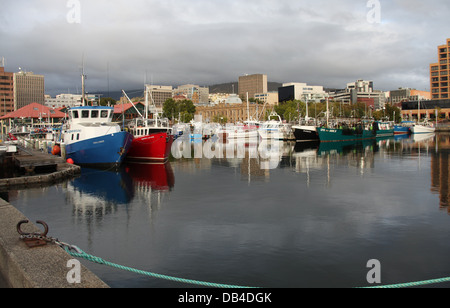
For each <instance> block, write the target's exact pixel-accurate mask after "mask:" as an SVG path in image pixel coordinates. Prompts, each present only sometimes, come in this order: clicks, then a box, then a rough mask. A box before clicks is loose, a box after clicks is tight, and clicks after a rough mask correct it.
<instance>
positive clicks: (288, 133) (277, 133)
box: [258, 112, 292, 140]
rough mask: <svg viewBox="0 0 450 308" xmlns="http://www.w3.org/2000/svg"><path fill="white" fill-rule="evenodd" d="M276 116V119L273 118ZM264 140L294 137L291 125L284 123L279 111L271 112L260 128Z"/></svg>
mask: <svg viewBox="0 0 450 308" xmlns="http://www.w3.org/2000/svg"><path fill="white" fill-rule="evenodd" d="M273 118H275V119H273ZM258 132H259V135H260V137H261V138H262V139H263V140H266V139H274V140H289V139H292V129H291V127H290V125H288V124H286V123H283V121H282V120H281V117H280V116H279V115H278V114H277V113H274V112H273V113H271V114H270V115H269V118H268V120H267V121H265V122H263V123H262V124H261V126H260V128H259V129H258Z"/></svg>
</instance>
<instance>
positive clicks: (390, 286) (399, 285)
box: [367, 277, 450, 289]
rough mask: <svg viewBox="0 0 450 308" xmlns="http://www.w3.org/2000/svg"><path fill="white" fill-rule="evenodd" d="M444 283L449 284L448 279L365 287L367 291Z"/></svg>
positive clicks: (449, 280)
mask: <svg viewBox="0 0 450 308" xmlns="http://www.w3.org/2000/svg"><path fill="white" fill-rule="evenodd" d="M444 282H450V277H448V278H440V279H432V280H424V281H416V282H406V283H399V284H391V285H385V286H372V287H367V289H400V288H410V287H420V286H427V285H432V284H438V283H444Z"/></svg>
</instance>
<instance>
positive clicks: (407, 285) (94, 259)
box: [64, 246, 450, 289]
mask: <svg viewBox="0 0 450 308" xmlns="http://www.w3.org/2000/svg"><path fill="white" fill-rule="evenodd" d="M73 247H74V246H71V247H64V249H65V250H66V252H67V253H68V254H70V255H71V256H72V257H76V258H83V259H86V260H88V261H91V262H94V263H97V264H101V265H107V266H111V267H114V268H118V269H121V270H126V271H129V272H133V273H136V274H141V275H146V276H150V277H153V278H157V279H165V280H170V281H175V282H180V283H187V284H194V285H201V286H205V287H213V288H224V289H226V288H234V289H237V288H252V287H243V286H234V285H227V284H220V283H212V282H205V281H198V280H191V279H184V278H177V277H172V276H166V275H161V274H155V273H152V272H147V271H143V270H138V269H135V268H131V267H127V266H122V265H118V264H115V263H111V262H108V261H106V260H104V259H102V258H99V257H96V256H93V255H90V254H87V253H85V252H84V251H82V250H81V249H79V248H78V247H76V250H77V251H78V252H73V251H72V250H71V249H70V248H73ZM444 282H450V277H448V278H440V279H432V280H425V281H417V282H407V283H399V284H391V285H384V286H371V287H363V289H396V288H398V289H399V288H410V287H419V286H426V285H432V284H438V283H444Z"/></svg>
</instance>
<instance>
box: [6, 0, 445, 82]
mask: <svg viewBox="0 0 450 308" xmlns="http://www.w3.org/2000/svg"><path fill="white" fill-rule="evenodd" d="M80 3H81V9H82V10H81V23H80V24H70V23H68V22H67V20H66V15H67V13H68V11H69V8H67V6H66V4H67V1H61V0H41V1H39V2H38V1H27V0H17V1H8V2H7V3H6V4H5V5H4V9H2V12H0V17H1V18H2V19H3V18H5V22H4V23H2V24H1V25H0V40H1V41H2V45H1V46H0V56H5V57H6V58H7V69H8V70H10V71H16V70H17V69H18V67H19V66H21V67H24V68H26V69H28V70H31V71H35V72H36V73H40V74H44V75H45V76H46V87H47V89H49V90H50V89H68V88H69V89H75V88H76V87H77V86H78V87H79V84H80V77H79V75H80V66H81V59H82V56H83V55H84V59H85V66H86V72H87V74H88V87H89V88H90V89H91V90H104V89H106V87H107V86H108V84H107V79H108V80H109V87H110V88H111V89H112V88H114V89H121V88H128V87H133V88H135V87H142V86H143V83H144V81H145V76H147V81H148V82H150V79H151V80H152V81H153V82H154V83H161V84H173V85H175V84H181V83H197V84H202V85H208V84H213V83H219V82H229V81H236V80H237V78H238V76H239V75H241V74H245V73H248V74H250V73H266V74H267V75H268V76H269V80H271V81H278V82H289V81H299V82H308V83H310V84H320V85H324V86H326V87H345V84H346V83H347V82H351V81H354V79H356V78H364V79H371V80H374V82H375V87H377V88H382V89H384V90H390V89H395V88H397V87H399V86H409V87H415V88H418V89H422V90H424V89H427V88H428V87H429V81H428V65H429V63H431V62H434V61H437V59H436V58H435V57H437V56H436V47H437V45H439V44H442V43H443V42H444V41H445V39H446V38H447V37H450V35H449V34H448V33H447V32H446V31H447V30H446V25H447V23H448V22H447V16H448V13H449V5H448V4H447V1H440V0H430V1H427V2H423V1H414V2H411V1H402V0H396V1H381V2H380V3H381V5H382V6H381V9H382V11H381V13H382V23H381V24H370V23H368V21H367V18H366V15H367V13H368V10H369V8H367V6H366V4H367V1H360V0H359V1H358V0H343V1H339V2H337V1H331V0H316V1H311V0H308V1H294V0H281V1H275V0H247V1H237V0H225V1H217V0H208V1H206V0H192V1H182V0H166V1H156V0H153V1H148V0H147V1H144V0H133V1H132V3H130V1H123V0H112V1H105V0H97V1H86V0H80ZM3 42H4V43H3Z"/></svg>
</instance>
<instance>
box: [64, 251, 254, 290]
mask: <svg viewBox="0 0 450 308" xmlns="http://www.w3.org/2000/svg"><path fill="white" fill-rule="evenodd" d="M64 249H65V250H66V252H67V253H68V254H70V255H71V256H72V257H76V258H83V259H86V260H88V261H91V262H94V263H98V264H101V265H108V266H111V267H114V268H118V269H121V270H126V271H130V272H133V273H136V274H141V275H146V276H150V277H153V278H158V279H165V280H170V281H175V282H181V283H187V284H194V285H201V286H205V287H213V288H224V289H226V288H233V289H238V288H252V287H242V286H234V285H227V284H219V283H212V282H205V281H197V280H191V279H183V278H177V277H171V276H166V275H161V274H155V273H151V272H147V271H142V270H138V269H134V268H131V267H127V266H122V265H118V264H115V263H111V262H108V261H106V260H103V259H102V258H99V257H96V256H93V255H90V254H87V253H85V252H84V251H82V250H81V249H79V248H77V250H78V251H80V252H73V251H71V250H70V248H69V247H64Z"/></svg>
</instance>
